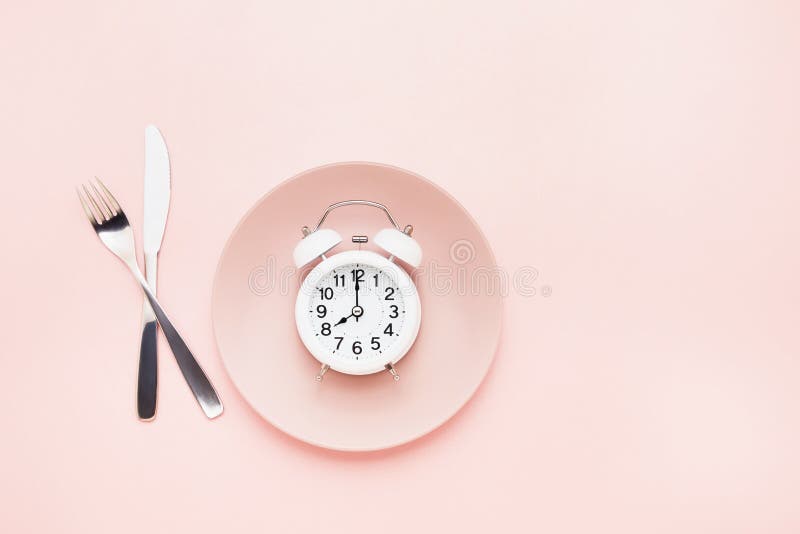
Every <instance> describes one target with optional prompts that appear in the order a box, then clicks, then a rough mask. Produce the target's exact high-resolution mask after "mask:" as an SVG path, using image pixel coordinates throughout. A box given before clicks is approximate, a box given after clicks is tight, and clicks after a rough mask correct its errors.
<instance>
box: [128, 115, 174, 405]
mask: <svg viewBox="0 0 800 534" xmlns="http://www.w3.org/2000/svg"><path fill="white" fill-rule="evenodd" d="M169 179H170V176H169V154H168V153H167V145H166V143H165V142H164V138H163V137H162V136H161V132H159V131H158V128H156V127H155V126H152V125H151V126H148V127H147V128H145V130H144V230H143V232H142V241H143V242H144V273H145V276H146V278H147V283H148V285H150V288H151V289H152V290H153V293H154V294H157V288H156V285H157V280H158V275H157V273H158V252H159V250H160V249H161V241H162V240H163V238H164V229H165V227H166V225H167V213H168V212H169V196H170V194H169V193H170V181H169ZM156 337H157V322H156V316H155V313H153V308H152V307H151V306H150V302H148V300H147V298H146V297H145V299H144V303H143V305H142V340H141V344H140V346H139V376H138V381H137V390H136V408H137V410H138V413H139V419H142V420H143V421H149V420H151V419H153V418H154V417H155V415H156V397H157V391H158V348H157V347H158V345H157V343H156Z"/></svg>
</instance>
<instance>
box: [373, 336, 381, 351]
mask: <svg viewBox="0 0 800 534" xmlns="http://www.w3.org/2000/svg"><path fill="white" fill-rule="evenodd" d="M371 346H372V350H380V348H381V340H380V338H378V337H373V338H372V345H371Z"/></svg>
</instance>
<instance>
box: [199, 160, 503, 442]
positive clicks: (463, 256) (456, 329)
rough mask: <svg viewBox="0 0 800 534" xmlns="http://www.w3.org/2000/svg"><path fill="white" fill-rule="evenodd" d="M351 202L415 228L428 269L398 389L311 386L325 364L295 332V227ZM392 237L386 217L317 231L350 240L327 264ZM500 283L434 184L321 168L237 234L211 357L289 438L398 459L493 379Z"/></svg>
mask: <svg viewBox="0 0 800 534" xmlns="http://www.w3.org/2000/svg"><path fill="white" fill-rule="evenodd" d="M348 199H366V200H374V201H377V202H381V203H383V204H386V205H387V206H388V208H389V210H390V211H391V212H392V215H394V217H395V219H397V222H398V224H399V225H400V226H401V228H402V227H403V226H405V225H406V224H412V225H413V226H414V237H415V238H416V239H417V241H418V242H419V244H420V245H421V246H422V251H423V256H424V258H423V264H422V265H421V266H420V268H419V269H417V270H416V271H415V272H414V273H412V277H413V278H414V280H415V282H416V284H417V288H418V291H419V295H420V299H421V301H422V326H421V328H420V333H419V337H418V338H417V341H416V343H415V344H414V346H413V347H412V348H411V351H410V352H409V353H408V354H407V355H406V356H405V358H403V360H402V361H400V362H399V364H398V366H397V370H398V372H399V374H400V376H401V379H400V380H399V381H397V382H396V381H394V380H392V379H391V377H390V376H389V374H388V373H378V374H375V375H368V376H348V375H343V374H339V373H336V372H333V371H330V372H328V374H327V375H325V380H324V381H322V382H317V381H315V380H314V376H315V375H316V374H317V371H318V370H319V364H318V363H317V361H316V360H315V359H314V358H313V357H312V356H311V355H310V354H309V353H308V352H307V351H306V349H305V348H304V346H303V344H302V342H301V341H300V338H299V337H298V334H297V331H296V328H295V324H294V304H295V297H296V295H297V290H298V288H299V285H300V281H301V276H300V275H301V273H298V272H296V271H295V269H294V268H293V264H292V250H293V248H294V246H295V244H297V242H298V240H299V239H300V238H301V235H302V234H301V232H300V228H301V227H302V226H304V225H308V226H311V227H313V226H314V225H315V224H316V223H317V221H318V220H319V217H320V216H321V215H322V212H323V211H324V210H325V208H326V207H327V206H328V205H329V204H332V203H334V202H338V201H341V200H348ZM387 226H389V222H388V221H387V219H386V217H385V215H384V214H382V213H381V212H380V211H378V210H376V209H374V208H369V207H364V206H348V207H344V208H341V209H339V210H336V211H334V212H332V213H331V215H330V216H329V217H328V219H327V220H326V221H325V224H324V225H323V227H327V228H333V229H335V230H337V231H338V232H339V233H341V234H342V236H343V237H344V242H342V244H340V245H339V246H338V247H336V248H335V249H333V251H332V253H336V252H340V251H342V250H347V249H349V248H354V247H355V246H356V245H354V244H352V243H351V242H350V236H352V235H353V234H364V235H368V236H370V238H371V237H372V236H373V235H374V234H375V233H376V232H377V231H378V230H379V229H381V228H384V227H387ZM366 248H368V249H371V250H376V249H375V248H374V247H373V246H372V245H371V244H369V245H366ZM406 267H407V266H406ZM494 273H495V261H494V256H493V255H492V252H491V249H490V247H489V244H488V243H487V242H486V238H485V237H484V236H483V234H482V233H481V231H480V229H479V228H478V226H477V224H476V223H475V221H474V220H473V219H472V218H471V217H470V215H469V214H468V213H467V212H466V211H465V210H464V208H463V207H461V205H460V204H459V203H458V202H457V201H456V200H455V199H453V198H452V197H451V196H450V195H448V194H447V193H446V192H444V191H443V190H441V189H440V188H438V187H437V186H435V185H434V184H432V183H431V182H429V181H428V180H426V179H424V178H422V177H420V176H417V175H416V174H413V173H410V172H408V171H404V170H402V169H398V168H395V167H389V166H386V165H378V164H374V163H340V164H334V165H327V166H324V167H319V168H316V169H312V170H310V171H306V172H304V173H302V174H300V175H298V176H296V177H294V178H292V179H290V180H287V181H286V182H283V183H282V184H280V185H279V186H278V187H276V188H275V189H273V190H272V191H271V192H269V193H267V195H265V196H264V197H263V198H261V200H259V202H258V203H257V204H256V205H255V207H253V208H252V209H251V210H250V211H249V212H248V213H247V215H245V216H244V218H243V219H242V221H241V222H240V223H239V225H238V226H237V227H236V229H235V230H234V232H233V235H232V236H231V238H230V240H229V241H228V244H227V245H226V247H225V250H224V251H223V253H222V257H221V258H220V262H219V266H218V268H217V274H216V277H215V280H214V293H213V298H212V315H213V320H214V332H215V335H216V338H217V345H218V346H219V350H220V353H221V354H222V358H223V361H224V362H225V366H226V368H227V369H228V372H229V373H230V376H231V378H232V380H233V382H234V383H235V384H236V386H237V387H238V388H239V391H240V392H241V394H242V395H243V396H244V398H245V399H247V401H248V402H249V403H250V404H251V405H252V406H253V408H254V409H255V410H256V411H257V412H258V413H260V414H261V415H262V416H263V417H264V419H266V420H267V421H269V422H270V423H272V424H273V425H275V426H276V427H278V428H280V429H281V430H283V431H284V432H286V433H287V434H290V435H292V436H294V437H295V438H297V439H300V440H302V441H305V442H307V443H311V444H314V445H318V446H320V447H327V448H330V449H337V450H347V451H371V450H378V449H385V448H389V447H394V446H396V445H401V444H403V443H406V442H409V441H411V440H413V439H416V438H419V437H420V436H423V435H425V434H427V433H428V432H430V431H431V430H433V429H435V428H436V427H438V426H439V425H441V424H442V423H444V422H445V421H447V420H448V419H449V418H450V417H452V416H453V415H454V414H455V413H456V412H457V411H458V410H459V409H460V408H461V407H462V406H463V405H464V403H466V402H467V400H469V398H470V397H471V396H472V395H473V393H474V392H475V390H476V389H477V388H478V386H479V385H480V383H481V381H482V380H483V378H484V376H486V372H487V371H488V369H489V366H490V365H491V362H492V359H493V358H494V353H495V351H496V348H497V343H498V339H499V336H500V322H501V295H500V294H499V291H494V290H493V289H492V284H491V280H492V276H494Z"/></svg>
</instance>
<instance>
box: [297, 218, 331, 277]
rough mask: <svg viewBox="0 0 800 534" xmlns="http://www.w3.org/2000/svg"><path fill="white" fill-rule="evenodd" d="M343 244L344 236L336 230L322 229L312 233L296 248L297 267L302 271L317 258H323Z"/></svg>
mask: <svg viewBox="0 0 800 534" xmlns="http://www.w3.org/2000/svg"><path fill="white" fill-rule="evenodd" d="M341 242H342V236H340V235H339V232H337V231H336V230H331V229H330V228H322V229H320V230H317V231H316V232H311V233H310V234H308V235H306V236H305V237H304V238H303V239H302V240H301V241H300V242H299V243H298V244H297V246H296V247H294V253H293V257H294V265H295V267H297V268H298V269H300V268H301V267H304V266H306V265H308V264H309V263H311V262H312V261H314V259H315V258H318V257H320V256H322V255H323V254H325V253H326V252H328V251H329V250H330V249H332V248H333V247H335V246H336V245H338V244H339V243H341Z"/></svg>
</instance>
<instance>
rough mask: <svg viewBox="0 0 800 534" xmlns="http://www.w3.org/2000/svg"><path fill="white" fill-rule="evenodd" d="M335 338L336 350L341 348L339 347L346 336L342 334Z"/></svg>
mask: <svg viewBox="0 0 800 534" xmlns="http://www.w3.org/2000/svg"><path fill="white" fill-rule="evenodd" d="M333 339H335V340H336V350H339V347H341V346H342V341H343V340H344V338H343V337H342V336H335V337H334V338H333Z"/></svg>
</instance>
